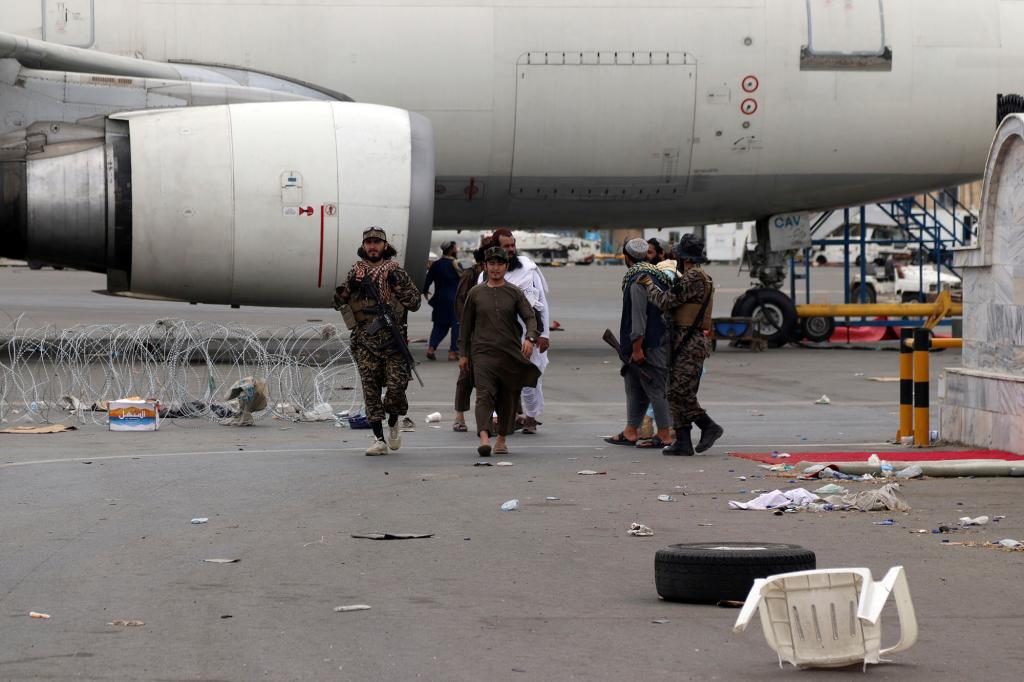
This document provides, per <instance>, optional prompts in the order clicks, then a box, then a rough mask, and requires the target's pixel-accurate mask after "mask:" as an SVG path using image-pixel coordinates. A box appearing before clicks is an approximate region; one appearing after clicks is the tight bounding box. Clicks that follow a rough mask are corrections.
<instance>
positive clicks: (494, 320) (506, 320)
mask: <svg viewBox="0 0 1024 682" xmlns="http://www.w3.org/2000/svg"><path fill="white" fill-rule="evenodd" d="M484 258H485V260H486V265H485V267H486V271H485V274H486V277H487V280H486V281H485V282H484V283H483V284H482V285H478V286H475V287H473V288H472V289H471V290H470V292H469V296H468V297H467V298H466V306H465V308H464V309H463V311H462V328H461V337H460V342H459V346H460V349H461V353H462V355H461V357H460V358H459V367H460V369H463V370H466V371H468V370H469V366H470V364H472V366H473V384H474V387H475V388H476V430H477V435H478V436H480V446H479V447H478V448H477V452H478V453H479V455H480V456H481V457H489V456H490V454H491V452H492V448H491V442H490V438H491V435H492V434H491V430H492V422H491V415H492V414H493V413H495V412H496V413H497V415H498V428H497V431H498V433H497V434H496V435H497V438H496V439H495V441H494V448H493V452H494V454H496V455H505V454H508V445H507V444H506V442H505V438H506V437H507V436H508V434H510V433H511V432H512V431H513V430H514V429H515V418H516V409H515V408H516V398H517V397H518V396H519V392H520V391H521V390H522V389H523V388H524V387H526V386H533V385H535V384H536V383H537V382H538V381H539V379H540V370H539V369H538V368H537V366H536V365H534V364H533V363H532V362H531V361H530V360H529V358H530V356H531V355H532V354H533V351H534V345H535V344H536V343H537V318H536V315H535V313H534V309H533V306H531V305H530V302H529V301H527V299H526V296H525V295H524V294H523V292H522V291H520V290H519V288H518V287H516V286H514V285H512V284H509V283H508V282H507V281H506V278H505V275H506V271H507V270H508V255H507V254H506V252H505V250H504V249H502V248H501V247H491V248H489V249H487V252H486V253H485V254H484ZM520 320H522V327H521V326H520V322H519V321H520ZM523 327H525V329H526V334H525V336H523V333H522V329H523Z"/></svg>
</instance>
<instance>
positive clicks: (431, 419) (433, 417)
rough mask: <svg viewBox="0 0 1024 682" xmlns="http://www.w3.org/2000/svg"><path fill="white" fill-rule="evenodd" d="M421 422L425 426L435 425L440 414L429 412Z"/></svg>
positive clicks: (439, 418)
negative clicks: (424, 423)
mask: <svg viewBox="0 0 1024 682" xmlns="http://www.w3.org/2000/svg"><path fill="white" fill-rule="evenodd" d="M423 421H424V422H426V423H427V424H436V423H437V422H439V421H441V413H440V412H431V413H430V414H428V415H427V416H426V418H425V419H424V420H423Z"/></svg>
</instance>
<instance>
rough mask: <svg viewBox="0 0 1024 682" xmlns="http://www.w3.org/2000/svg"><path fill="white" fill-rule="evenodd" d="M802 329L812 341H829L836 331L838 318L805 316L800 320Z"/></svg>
mask: <svg viewBox="0 0 1024 682" xmlns="http://www.w3.org/2000/svg"><path fill="white" fill-rule="evenodd" d="M800 330H801V332H802V336H803V337H804V338H805V339H807V340H808V341H810V342H811V343H827V342H828V340H829V339H831V338H832V334H834V333H835V331H836V318H834V317H804V318H802V319H801V320H800Z"/></svg>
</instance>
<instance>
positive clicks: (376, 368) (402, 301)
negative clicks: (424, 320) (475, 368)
mask: <svg viewBox="0 0 1024 682" xmlns="http://www.w3.org/2000/svg"><path fill="white" fill-rule="evenodd" d="M357 254H358V255H359V258H360V259H361V260H359V261H357V262H356V264H355V265H354V266H353V267H352V269H351V270H349V273H348V276H347V277H346V278H345V283H344V284H343V285H341V286H340V287H338V288H337V290H336V291H335V294H334V304H335V308H338V309H339V310H340V309H341V308H342V307H343V306H347V307H348V308H349V309H350V310H351V313H352V315H353V316H354V320H353V322H354V325H355V326H354V327H352V337H351V346H352V355H353V357H355V360H356V366H357V367H358V369H359V380H360V382H361V383H362V385H363V401H364V402H365V403H366V418H367V419H368V420H369V422H370V426H371V428H373V445H371V446H370V447H369V449H367V451H366V454H367V455H370V456H374V455H386V454H388V448H390V449H392V450H397V449H398V448H400V447H401V446H402V432H401V430H400V429H399V427H398V419H399V417H402V416H404V415H405V414H406V413H407V412H408V411H409V401H408V400H407V399H406V396H405V391H406V388H407V387H408V386H409V380H410V379H411V378H412V366H411V365H410V364H409V362H408V360H407V359H406V357H405V356H404V355H403V353H402V350H401V349H402V348H405V349H406V351H408V348H407V346H405V339H406V335H407V331H406V325H405V314H406V311H409V310H412V311H415V310H418V309H419V307H420V290H419V289H417V288H416V285H415V284H413V281H412V278H410V277H409V273H407V272H406V271H405V270H403V269H402V268H401V267H399V265H398V263H397V261H394V260H392V259H393V258H394V257H395V256H397V255H398V253H397V252H396V251H395V249H394V247H393V246H391V245H390V244H388V242H387V234H386V233H385V232H384V230H383V229H381V228H379V227H371V228H369V229H367V230H366V231H365V232H363V244H362V246H360V247H359V250H358V251H357ZM385 312H387V313H388V314H389V316H390V317H391V318H392V319H393V321H395V322H397V325H396V326H397V329H392V328H389V326H388V325H386V324H382V321H383V320H382V316H383V314H384V313H385ZM396 332H397V335H396ZM385 390H386V392H385V394H384V396H383V398H382V397H381V392H382V391H385ZM385 414H386V415H387V418H388V427H389V430H388V440H387V442H385V441H384V426H383V421H384V417H385Z"/></svg>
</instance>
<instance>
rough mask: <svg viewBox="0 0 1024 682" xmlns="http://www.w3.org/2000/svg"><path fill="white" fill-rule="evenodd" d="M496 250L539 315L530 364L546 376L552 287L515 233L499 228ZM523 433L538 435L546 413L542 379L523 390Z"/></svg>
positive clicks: (493, 237) (512, 279) (495, 242)
mask: <svg viewBox="0 0 1024 682" xmlns="http://www.w3.org/2000/svg"><path fill="white" fill-rule="evenodd" d="M491 238H492V240H493V241H494V245H495V246H500V247H501V248H502V249H504V250H505V253H506V254H507V255H508V272H507V273H506V274H505V279H506V280H508V281H509V282H510V283H512V284H515V285H516V286H517V287H519V289H520V290H522V292H523V294H524V295H525V296H526V300H527V301H529V302H530V306H532V307H533V310H534V312H535V313H536V315H537V329H538V331H539V333H540V337H539V339H538V341H537V344H536V345H535V346H534V348H533V354H532V355H531V356H530V362H532V363H533V364H534V365H536V367H537V369H538V370H540V373H541V374H542V375H543V374H544V370H545V369H547V366H548V348H549V346H550V345H551V342H550V339H549V331H548V327H549V325H550V324H551V310H550V308H549V307H548V283H547V281H546V280H545V279H544V275H542V274H541V273H540V269H539V268H538V267H537V264H536V263H534V262H533V261H532V260H531V259H530V258H528V257H527V256H521V255H519V254H518V253H517V252H516V238H515V236H514V235H513V234H512V231H511V230H508V229H505V228H499V229H497V230H495V231H494V235H493V236H492V237H491ZM522 404H523V421H522V425H523V433H524V434H532V433H537V427H538V426H539V425H540V422H539V421H537V420H538V418H539V417H540V416H541V415H542V414H543V413H544V391H543V388H542V381H541V379H538V380H537V383H536V386H533V385H532V384H530V385H527V386H526V387H525V388H523V394H522Z"/></svg>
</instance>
